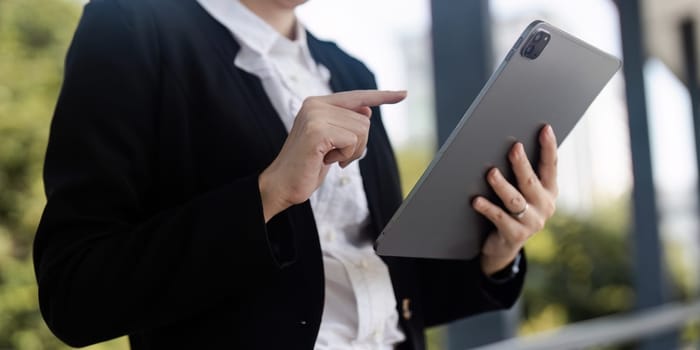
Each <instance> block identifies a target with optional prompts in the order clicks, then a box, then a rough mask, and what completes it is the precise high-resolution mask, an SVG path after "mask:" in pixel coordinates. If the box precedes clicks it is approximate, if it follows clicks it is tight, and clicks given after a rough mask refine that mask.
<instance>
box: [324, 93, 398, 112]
mask: <svg viewBox="0 0 700 350" xmlns="http://www.w3.org/2000/svg"><path fill="white" fill-rule="evenodd" d="M405 98H406V91H382V90H354V91H345V92H339V93H335V94H332V95H328V96H324V97H323V100H324V101H325V102H327V103H330V104H332V105H334V106H338V107H341V108H346V109H351V110H356V109H358V108H360V107H375V106H380V105H383V104H393V103H398V102H401V101H403V99H405Z"/></svg>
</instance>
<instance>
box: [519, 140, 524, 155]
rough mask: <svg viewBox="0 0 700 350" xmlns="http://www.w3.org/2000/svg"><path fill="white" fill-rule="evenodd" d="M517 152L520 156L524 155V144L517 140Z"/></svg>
mask: <svg viewBox="0 0 700 350" xmlns="http://www.w3.org/2000/svg"><path fill="white" fill-rule="evenodd" d="M518 154H520V155H521V156H524V155H525V146H523V144H522V143H520V142H518Z"/></svg>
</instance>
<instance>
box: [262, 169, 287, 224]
mask: <svg viewBox="0 0 700 350" xmlns="http://www.w3.org/2000/svg"><path fill="white" fill-rule="evenodd" d="M274 184H275V182H274V181H272V180H271V179H270V174H269V173H268V170H267V169H265V171H263V172H262V173H261V174H260V176H258V189H259V191H260V200H261V202H262V208H263V216H264V217H265V223H267V222H268V221H270V219H272V218H273V217H274V216H275V215H277V214H279V213H280V212H282V211H283V210H285V209H287V207H289V205H286V206H285V205H284V203H285V201H284V199H283V196H282V194H281V193H280V191H279V190H277V189H276V187H275V186H274Z"/></svg>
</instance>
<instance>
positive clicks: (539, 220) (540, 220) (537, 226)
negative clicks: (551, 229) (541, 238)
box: [535, 218, 547, 232]
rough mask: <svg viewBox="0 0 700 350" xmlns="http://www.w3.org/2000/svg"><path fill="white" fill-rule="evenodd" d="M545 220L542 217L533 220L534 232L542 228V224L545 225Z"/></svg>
mask: <svg viewBox="0 0 700 350" xmlns="http://www.w3.org/2000/svg"><path fill="white" fill-rule="evenodd" d="M546 223H547V221H546V220H545V219H544V218H537V219H536V220H535V232H540V231H542V230H544V226H545V225H546Z"/></svg>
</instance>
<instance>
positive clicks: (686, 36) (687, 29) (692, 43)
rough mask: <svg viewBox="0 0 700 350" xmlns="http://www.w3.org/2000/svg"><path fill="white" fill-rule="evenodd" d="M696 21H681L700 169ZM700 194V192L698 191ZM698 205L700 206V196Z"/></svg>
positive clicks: (699, 108)
mask: <svg viewBox="0 0 700 350" xmlns="http://www.w3.org/2000/svg"><path fill="white" fill-rule="evenodd" d="M695 28H696V27H695V21H694V20H693V19H691V18H688V19H687V20H685V21H683V22H682V23H681V28H680V29H681V43H682V45H683V46H682V47H683V58H684V63H685V76H686V81H687V86H688V93H689V95H690V102H691V105H692V111H693V131H694V132H695V159H696V162H697V166H698V169H699V170H700V80H699V78H698V56H697V49H698V48H697V46H696V42H697V40H698V37H697V36H696V35H695V33H696V31H695V30H696V29H695ZM699 173H700V171H699ZM699 187H700V186H699ZM698 195H699V196H700V192H698ZM697 203H698V204H697V205H698V207H699V208H700V197H699V198H698V201H697Z"/></svg>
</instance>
